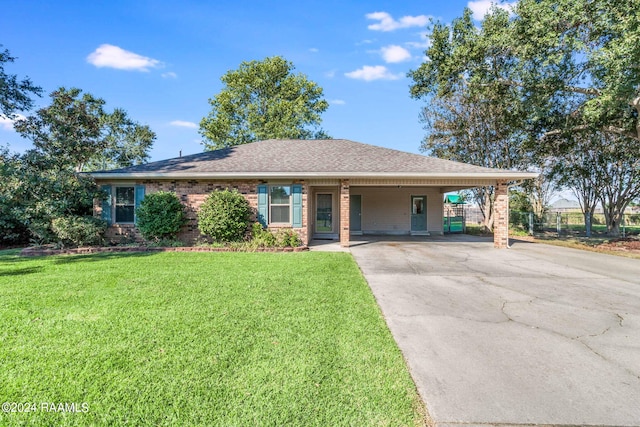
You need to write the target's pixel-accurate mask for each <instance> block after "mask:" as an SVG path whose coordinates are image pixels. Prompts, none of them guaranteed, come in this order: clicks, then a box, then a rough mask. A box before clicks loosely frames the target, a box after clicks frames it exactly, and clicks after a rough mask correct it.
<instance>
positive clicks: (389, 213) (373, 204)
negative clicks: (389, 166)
mask: <svg viewBox="0 0 640 427" xmlns="http://www.w3.org/2000/svg"><path fill="white" fill-rule="evenodd" d="M351 195H360V196H362V217H361V218H362V232H363V233H365V234H366V233H388V234H408V233H409V232H410V231H411V196H427V231H429V232H430V233H432V234H441V233H442V230H443V224H442V212H443V202H442V199H443V197H444V196H443V195H442V194H441V193H440V190H439V188H438V187H400V188H398V187H397V186H388V187H354V186H352V187H351Z"/></svg>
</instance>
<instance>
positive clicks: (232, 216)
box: [198, 190, 251, 243]
mask: <svg viewBox="0 0 640 427" xmlns="http://www.w3.org/2000/svg"><path fill="white" fill-rule="evenodd" d="M250 216H251V207H250V206H249V202H247V200H246V199H245V198H244V197H243V196H242V194H240V193H238V191H237V190H233V191H229V190H218V191H214V192H213V193H211V194H210V195H209V197H207V199H206V200H205V201H204V203H203V204H202V206H201V207H200V210H199V211H198V228H199V229H200V232H201V233H202V234H204V235H207V236H211V237H212V238H213V239H214V240H215V241H216V242H221V243H226V242H237V241H240V240H242V239H243V238H244V236H245V234H246V232H247V227H248V226H249V217H250Z"/></svg>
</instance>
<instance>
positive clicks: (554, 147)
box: [504, 0, 640, 235]
mask: <svg viewBox="0 0 640 427" xmlns="http://www.w3.org/2000/svg"><path fill="white" fill-rule="evenodd" d="M511 34H512V40H513V41H512V47H513V50H514V51H515V52H517V55H518V57H519V58H520V64H519V77H518V78H517V79H507V80H505V81H504V82H505V84H507V85H517V86H520V87H522V88H523V93H524V94H526V96H525V97H524V102H526V104H527V105H528V106H529V107H530V112H531V115H530V117H531V125H532V130H533V132H532V136H533V138H532V139H531V142H532V144H531V150H532V151H533V152H534V153H535V155H536V156H537V157H538V158H546V159H547V162H549V163H551V164H553V165H554V167H553V169H552V171H553V173H554V176H556V177H558V179H559V181H560V182H561V183H563V184H565V185H566V186H568V187H569V188H571V189H572V190H573V191H574V193H575V194H576V195H577V196H578V199H579V201H580V203H581V205H582V208H583V213H584V215H585V220H586V223H587V224H590V223H591V221H590V219H591V217H592V215H593V211H594V210H595V207H596V204H597V203H598V202H600V204H601V205H602V207H603V208H604V211H605V218H606V223H607V231H608V233H609V234H611V235H617V234H618V233H619V227H620V222H621V220H622V215H623V212H624V208H625V207H626V206H627V205H628V203H629V202H630V201H631V200H632V199H633V198H634V197H637V191H638V180H639V177H638V171H639V164H638V161H637V158H638V154H639V151H640V150H639V147H640V121H639V120H638V116H639V115H640V69H639V68H638V63H639V61H640V15H638V4H637V2H629V1H620V0H612V1H609V0H570V1H569V0H562V1H555V0H554V1H551V0H540V1H533V0H523V1H520V2H519V3H518V5H517V7H516V18H515V19H514V21H513V23H512V26H511ZM587 232H588V233H590V230H588V231H587Z"/></svg>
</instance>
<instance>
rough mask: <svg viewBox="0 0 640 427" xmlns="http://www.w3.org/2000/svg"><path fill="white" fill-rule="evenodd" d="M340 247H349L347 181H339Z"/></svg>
mask: <svg viewBox="0 0 640 427" xmlns="http://www.w3.org/2000/svg"><path fill="white" fill-rule="evenodd" d="M340 246H343V247H348V246H349V180H348V179H343V180H341V181H340Z"/></svg>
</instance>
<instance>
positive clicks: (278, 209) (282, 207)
mask: <svg viewBox="0 0 640 427" xmlns="http://www.w3.org/2000/svg"><path fill="white" fill-rule="evenodd" d="M269 210H270V212H269V219H270V221H269V222H272V223H284V224H290V223H291V186H288V185H279V186H275V185H274V186H271V187H269Z"/></svg>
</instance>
